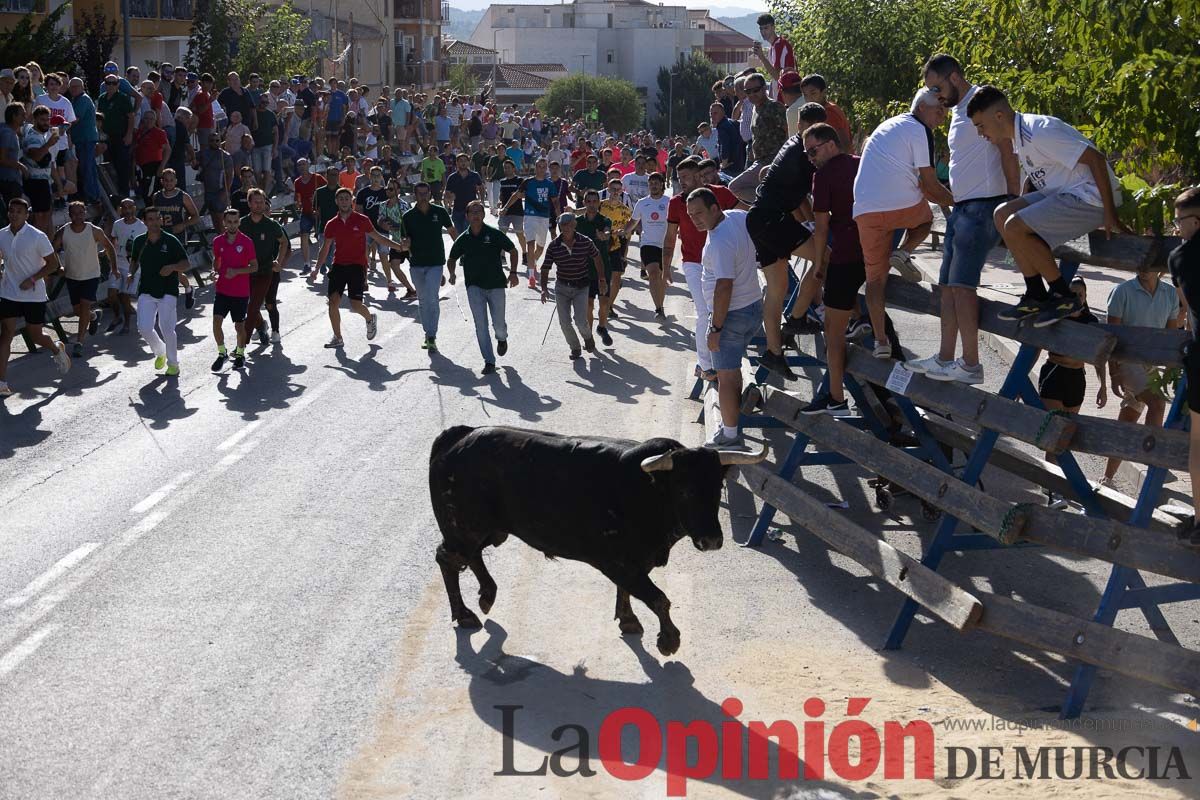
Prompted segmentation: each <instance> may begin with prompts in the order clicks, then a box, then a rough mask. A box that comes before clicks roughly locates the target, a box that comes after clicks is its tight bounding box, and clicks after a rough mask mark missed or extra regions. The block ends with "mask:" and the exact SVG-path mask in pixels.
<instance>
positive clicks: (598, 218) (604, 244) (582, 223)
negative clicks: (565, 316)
mask: <svg viewBox="0 0 1200 800" xmlns="http://www.w3.org/2000/svg"><path fill="white" fill-rule="evenodd" d="M592 158H595V156H592ZM575 231H576V233H578V234H579V235H580V236H586V237H588V238H589V239H591V240H592V241H593V242H595V243H596V249H597V250H599V251H600V263H601V264H603V265H604V276H603V277H604V280H605V283H606V284H607V285H608V286H612V268H611V262H610V261H609V256H610V255H611V252H610V251H609V249H608V243H609V240H610V239H611V237H612V222H610V221H609V219H608V217H606V216H604V215H603V214H601V213H600V192H599V191H597V190H595V189H584V190H583V213H582V214H580V215H578V216H577V217H575ZM591 271H592V276H591V278H592V282H591V284H590V285H589V286H588V313H587V321H588V328H591V327H592V320H593V319H595V320H596V334H597V335H598V336H599V337H600V341H602V342H604V346H605V347H611V346H612V336H611V335H609V333H608V306H609V300H608V292H605V293H603V294H601V293H600V277H601V276H600V275H599V274H597V273H596V271H595V266H594V265H593V266H592V270H591ZM596 298H599V300H600V304H599V305H600V308H599V310H598V312H597V313H596V315H595V317H593V307H592V304H593V302H594V301H595V300H596Z"/></svg>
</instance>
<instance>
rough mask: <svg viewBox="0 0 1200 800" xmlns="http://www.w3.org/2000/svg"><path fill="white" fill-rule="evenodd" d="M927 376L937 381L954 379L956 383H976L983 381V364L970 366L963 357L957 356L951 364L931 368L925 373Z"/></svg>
mask: <svg viewBox="0 0 1200 800" xmlns="http://www.w3.org/2000/svg"><path fill="white" fill-rule="evenodd" d="M925 377H926V378H932V379H933V380H935V381H946V382H948V381H954V382H955V383H966V384H970V385H974V384H977V383H983V365H982V364H976V365H975V366H974V367H968V366H967V365H966V363H965V362H964V361H963V360H962V359H961V358H956V359H954V360H953V361H951V362H950V363H949V364H945V365H943V366H941V367H938V368H937V369H931V370H929V372H926V373H925Z"/></svg>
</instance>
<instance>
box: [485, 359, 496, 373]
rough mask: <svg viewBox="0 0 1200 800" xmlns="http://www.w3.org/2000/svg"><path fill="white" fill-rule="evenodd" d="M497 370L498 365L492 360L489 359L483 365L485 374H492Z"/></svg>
mask: <svg viewBox="0 0 1200 800" xmlns="http://www.w3.org/2000/svg"><path fill="white" fill-rule="evenodd" d="M495 371H496V365H495V364H493V363H492V362H490V361H489V362H487V363H486V364H484V365H483V371H482V374H484V375H491V374H493V373H494V372H495Z"/></svg>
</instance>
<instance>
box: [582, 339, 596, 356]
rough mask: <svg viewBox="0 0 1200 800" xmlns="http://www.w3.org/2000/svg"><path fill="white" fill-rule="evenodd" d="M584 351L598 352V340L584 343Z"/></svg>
mask: <svg viewBox="0 0 1200 800" xmlns="http://www.w3.org/2000/svg"><path fill="white" fill-rule="evenodd" d="M583 349H584V350H587V351H588V352H589V353H594V352H596V340H595V339H588V340H587V341H586V342H584V343H583Z"/></svg>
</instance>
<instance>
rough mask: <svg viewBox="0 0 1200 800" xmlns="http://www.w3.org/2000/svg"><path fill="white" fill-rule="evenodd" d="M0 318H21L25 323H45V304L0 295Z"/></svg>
mask: <svg viewBox="0 0 1200 800" xmlns="http://www.w3.org/2000/svg"><path fill="white" fill-rule="evenodd" d="M0 319H23V320H25V324H26V325H45V324H46V304H45V303H43V302H40V301H39V302H33V303H28V302H23V301H21V300H6V299H4V298H2V297H0Z"/></svg>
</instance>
